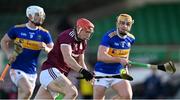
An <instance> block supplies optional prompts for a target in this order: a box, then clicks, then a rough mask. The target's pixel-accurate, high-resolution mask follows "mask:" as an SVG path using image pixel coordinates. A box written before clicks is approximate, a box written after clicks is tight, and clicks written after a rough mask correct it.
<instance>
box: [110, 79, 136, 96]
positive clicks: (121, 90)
mask: <svg viewBox="0 0 180 100" xmlns="http://www.w3.org/2000/svg"><path fill="white" fill-rule="evenodd" d="M112 89H113V90H115V91H116V92H117V94H118V95H116V96H114V97H112V99H126V100H127V99H132V95H133V93H132V88H131V84H130V82H129V81H127V80H120V79H116V80H115V81H114V83H113V84H112Z"/></svg>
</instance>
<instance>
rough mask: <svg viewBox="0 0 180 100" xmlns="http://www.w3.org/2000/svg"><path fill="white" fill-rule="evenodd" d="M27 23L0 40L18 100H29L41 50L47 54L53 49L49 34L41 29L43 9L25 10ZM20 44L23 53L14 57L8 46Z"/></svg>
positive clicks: (13, 28) (10, 31)
mask: <svg viewBox="0 0 180 100" xmlns="http://www.w3.org/2000/svg"><path fill="white" fill-rule="evenodd" d="M26 16H27V18H28V20H29V21H28V22H27V23H25V24H22V25H15V26H14V27H12V28H11V29H10V30H9V31H8V32H7V34H5V35H4V37H3V38H2V40H1V47H2V50H3V51H4V52H5V53H6V55H7V58H8V60H9V62H13V63H12V64H11V70H10V77H11V80H12V81H13V83H14V84H15V85H16V86H17V87H18V99H30V97H31V95H32V93H33V90H34V87H35V82H36V78H37V72H36V71H37V70H36V69H37V62H38V56H39V54H40V51H41V50H44V51H45V52H47V53H48V52H49V51H50V50H51V49H52V47H53V45H54V44H53V41H52V38H51V35H50V33H49V32H48V31H47V30H46V29H44V28H42V27H41V24H43V22H44V19H45V13H44V10H43V8H41V7H39V6H29V7H28V8H27V9H26ZM12 42H15V43H21V45H22V48H23V51H22V53H20V54H19V55H18V56H17V57H15V56H14V55H13V54H12V52H11V51H10V47H9V44H10V43H12Z"/></svg>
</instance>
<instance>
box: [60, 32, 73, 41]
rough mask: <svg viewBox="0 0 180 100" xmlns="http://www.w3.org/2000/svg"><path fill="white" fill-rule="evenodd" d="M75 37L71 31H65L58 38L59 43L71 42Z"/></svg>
mask: <svg viewBox="0 0 180 100" xmlns="http://www.w3.org/2000/svg"><path fill="white" fill-rule="evenodd" d="M74 36H75V32H74V31H73V30H66V31H64V32H62V33H60V35H59V36H58V39H59V41H66V42H67V41H69V42H70V41H71V42H72V41H73V40H74Z"/></svg>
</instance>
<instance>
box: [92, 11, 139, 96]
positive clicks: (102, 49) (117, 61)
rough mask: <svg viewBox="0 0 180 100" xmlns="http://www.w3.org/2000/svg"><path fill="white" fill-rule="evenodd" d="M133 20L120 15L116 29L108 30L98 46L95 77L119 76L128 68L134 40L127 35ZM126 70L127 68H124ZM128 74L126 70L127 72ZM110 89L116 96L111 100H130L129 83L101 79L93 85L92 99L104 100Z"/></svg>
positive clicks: (120, 80)
mask: <svg viewBox="0 0 180 100" xmlns="http://www.w3.org/2000/svg"><path fill="white" fill-rule="evenodd" d="M133 22H134V20H132V17H131V16H130V15H128V14H120V15H119V16H118V18H117V22H116V26H117V28H116V29H112V30H109V31H108V32H106V34H105V35H104V36H103V38H102V41H101V43H100V45H99V49H98V55H97V63H96V65H95V75H97V76H107V75H110V76H111V75H117V74H120V70H121V69H123V68H125V67H126V66H128V65H129V64H128V58H129V53H130V48H131V45H132V44H133V43H134V41H135V38H134V36H133V35H132V34H130V33H129V31H130V30H131V26H132V24H133ZM126 70H127V68H126ZM127 73H128V70H127ZM109 87H111V88H112V89H113V90H115V91H116V93H117V94H118V95H116V96H114V97H113V98H112V99H131V98H132V88H131V85H130V82H129V81H127V80H123V79H115V78H102V79H96V80H95V83H94V99H104V98H105V90H106V89H107V88H109Z"/></svg>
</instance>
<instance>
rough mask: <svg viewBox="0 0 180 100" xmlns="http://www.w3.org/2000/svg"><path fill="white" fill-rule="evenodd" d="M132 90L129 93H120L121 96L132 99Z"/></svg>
mask: <svg viewBox="0 0 180 100" xmlns="http://www.w3.org/2000/svg"><path fill="white" fill-rule="evenodd" d="M132 96H133V95H132V92H129V93H125V94H123V95H120V97H121V98H123V99H132Z"/></svg>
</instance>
